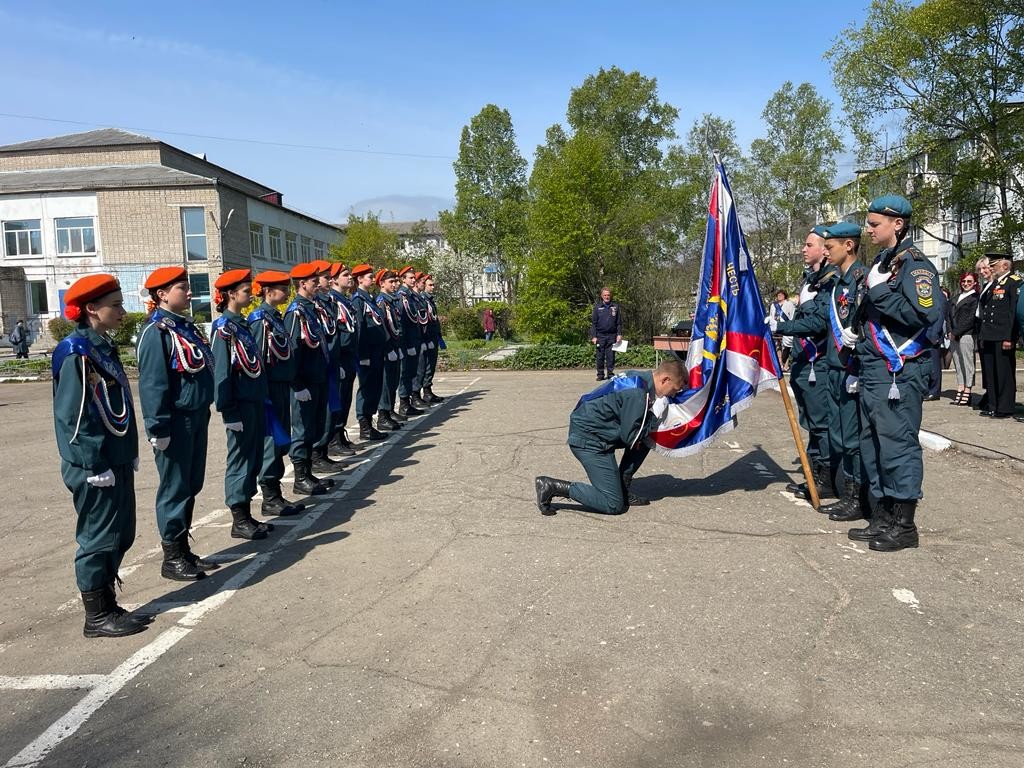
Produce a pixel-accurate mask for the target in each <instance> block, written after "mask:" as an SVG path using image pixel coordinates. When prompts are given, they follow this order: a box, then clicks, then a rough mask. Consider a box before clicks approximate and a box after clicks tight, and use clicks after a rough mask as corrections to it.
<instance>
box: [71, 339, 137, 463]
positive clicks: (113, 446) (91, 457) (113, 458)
mask: <svg viewBox="0 0 1024 768" xmlns="http://www.w3.org/2000/svg"><path fill="white" fill-rule="evenodd" d="M84 349H91V354H87V355H85V356H83V355H81V354H79V352H80V351H82V350H84ZM76 350H77V351H76ZM53 363H54V364H55V365H57V364H58V363H59V367H58V368H57V370H56V371H55V375H54V377H53V424H54V431H55V432H56V435H57V449H58V450H59V451H60V457H61V459H62V460H64V461H66V462H68V463H69V464H73V465H74V466H76V467H82V468H83V469H86V470H88V471H89V474H91V475H99V474H102V473H103V472H106V471H107V470H108V469H110V468H112V467H117V466H122V465H124V464H131V463H132V462H133V461H135V459H136V458H138V455H139V433H138V425H137V424H136V421H135V411H134V409H133V408H132V405H131V394H130V391H128V390H126V387H127V384H128V380H127V378H126V377H125V376H124V368H122V367H121V362H120V360H119V359H118V357H117V351H116V350H115V349H114V347H113V345H112V344H111V343H110V342H109V341H107V339H105V338H104V337H103V336H100V335H99V334H98V333H96V332H95V331H93V330H92V329H91V328H89V327H86V326H83V325H79V326H78V328H76V329H75V330H74V331H72V332H71V333H70V334H69V335H68V337H67V338H66V339H64V340H62V341H61V342H60V343H59V344H58V345H57V347H56V349H54V351H53ZM83 366H84V375H85V378H84V379H83ZM100 379H102V380H103V382H104V383H105V384H106V389H105V390H104V388H103V387H100V386H97V384H98V382H99V380H100ZM83 388H84V389H85V391H84V392H83ZM104 392H105V394H104ZM83 396H84V397H83ZM122 414H123V416H124V419H123V420H118V418H117V417H118V415H122ZM104 420H106V421H107V422H108V423H110V424H111V426H112V428H113V429H115V430H117V432H120V433H122V434H115V432H114V431H112V429H111V428H108V427H107V426H106V425H105V424H104Z"/></svg>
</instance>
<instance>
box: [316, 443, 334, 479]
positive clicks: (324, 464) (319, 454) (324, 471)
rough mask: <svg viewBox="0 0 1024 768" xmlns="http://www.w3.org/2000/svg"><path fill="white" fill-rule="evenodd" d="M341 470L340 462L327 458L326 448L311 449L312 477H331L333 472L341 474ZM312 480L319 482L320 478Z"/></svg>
mask: <svg viewBox="0 0 1024 768" xmlns="http://www.w3.org/2000/svg"><path fill="white" fill-rule="evenodd" d="M341 469H342V466H341V462H340V461H335V460H334V459H332V458H331V457H330V456H328V455H327V448H326V447H324V448H314V449H313V462H312V464H311V465H310V471H311V472H312V473H313V474H314V475H316V474H321V475H333V474H334V473H335V472H341ZM314 479H315V480H319V479H320V478H318V477H314Z"/></svg>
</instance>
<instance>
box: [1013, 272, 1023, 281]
mask: <svg viewBox="0 0 1024 768" xmlns="http://www.w3.org/2000/svg"><path fill="white" fill-rule="evenodd" d="M1010 279H1011V280H1016V281H1017V282H1018V283H1019V282H1021V281H1024V277H1021V276H1020V275H1018V274H1017V273H1016V272H1014V273H1012V274H1011V275H1010Z"/></svg>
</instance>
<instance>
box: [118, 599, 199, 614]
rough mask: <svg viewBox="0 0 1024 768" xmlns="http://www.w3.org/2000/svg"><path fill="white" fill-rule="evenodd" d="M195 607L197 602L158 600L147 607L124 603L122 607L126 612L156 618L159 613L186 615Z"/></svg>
mask: <svg viewBox="0 0 1024 768" xmlns="http://www.w3.org/2000/svg"><path fill="white" fill-rule="evenodd" d="M193 605H195V601H188V602H179V601H177V600H158V601H156V602H153V603H149V604H148V605H145V606H143V605H140V604H138V603H122V604H121V607H122V608H124V609H125V610H126V611H133V612H135V613H141V614H144V615H146V616H156V615H157V614H159V613H185V612H186V611H188V610H189V609H190V608H192V606H193Z"/></svg>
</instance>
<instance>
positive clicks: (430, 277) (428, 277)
mask: <svg viewBox="0 0 1024 768" xmlns="http://www.w3.org/2000/svg"><path fill="white" fill-rule="evenodd" d="M420 274H421V275H423V277H422V278H417V279H418V280H433V279H434V276H433V275H428V274H427V273H426V272H420Z"/></svg>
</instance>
